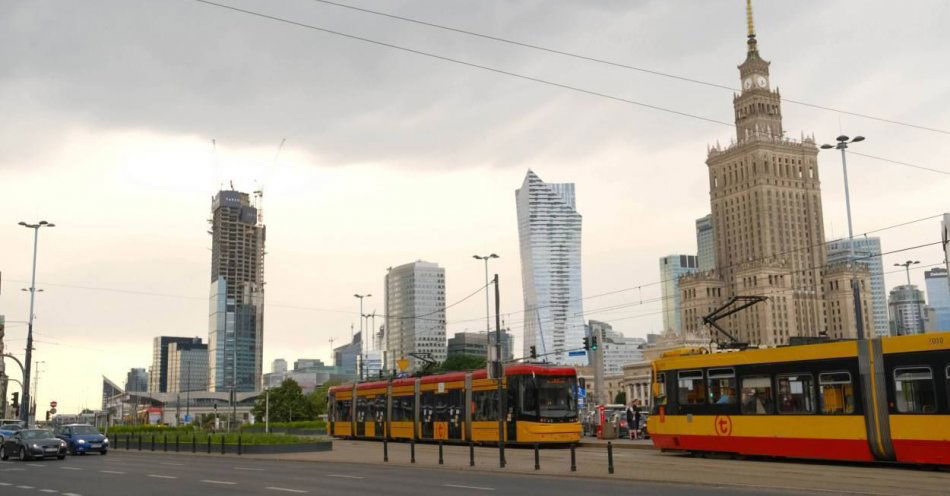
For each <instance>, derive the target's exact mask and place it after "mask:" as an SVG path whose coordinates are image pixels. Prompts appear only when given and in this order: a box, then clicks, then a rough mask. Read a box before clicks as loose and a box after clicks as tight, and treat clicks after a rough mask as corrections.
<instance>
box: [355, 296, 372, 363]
mask: <svg viewBox="0 0 950 496" xmlns="http://www.w3.org/2000/svg"><path fill="white" fill-rule="evenodd" d="M370 296H373V295H371V294H369V293H366V294H359V293H357V294H354V295H353V297H354V298H359V299H360V370H358V372H359V375H360V379H362V378H363V368H364V365H363V363H364V362H365V361H366V354H365V352H364V350H365V346H366V333H364V332H363V298H369V297H370Z"/></svg>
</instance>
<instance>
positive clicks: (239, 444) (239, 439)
mask: <svg viewBox="0 0 950 496" xmlns="http://www.w3.org/2000/svg"><path fill="white" fill-rule="evenodd" d="M241 441H242V438H241V435H240V434H238V455H240V454H241V447H242V446H241Z"/></svg>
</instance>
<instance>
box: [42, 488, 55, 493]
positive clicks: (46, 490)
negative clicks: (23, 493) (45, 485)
mask: <svg viewBox="0 0 950 496" xmlns="http://www.w3.org/2000/svg"><path fill="white" fill-rule="evenodd" d="M40 492H41V493H58V492H59V491H57V490H55V489H40Z"/></svg>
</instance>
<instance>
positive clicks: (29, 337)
mask: <svg viewBox="0 0 950 496" xmlns="http://www.w3.org/2000/svg"><path fill="white" fill-rule="evenodd" d="M19 224H20V225H21V226H23V227H26V228H28V229H32V230H33V275H32V277H31V278H30V289H29V291H30V318H29V324H28V326H27V331H26V357H24V358H25V359H24V360H23V361H24V363H25V369H24V371H23V398H22V400H21V404H23V405H26V408H23V409H21V411H20V420H22V421H23V423H24V425H26V426H27V427H29V424H30V372H31V371H30V365H31V362H32V358H33V303H34V299H35V296H36V245H37V243H38V242H39V239H40V228H42V227H56V225H55V224H51V223H49V222H46V221H45V220H41V221H39V222H37V223H36V224H27V223H26V222H22V221H21V222H20V223H19Z"/></svg>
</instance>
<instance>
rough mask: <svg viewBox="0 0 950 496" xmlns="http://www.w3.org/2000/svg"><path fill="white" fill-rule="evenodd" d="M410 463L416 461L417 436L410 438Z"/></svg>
mask: <svg viewBox="0 0 950 496" xmlns="http://www.w3.org/2000/svg"><path fill="white" fill-rule="evenodd" d="M409 463H416V438H412V439H410V440H409Z"/></svg>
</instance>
